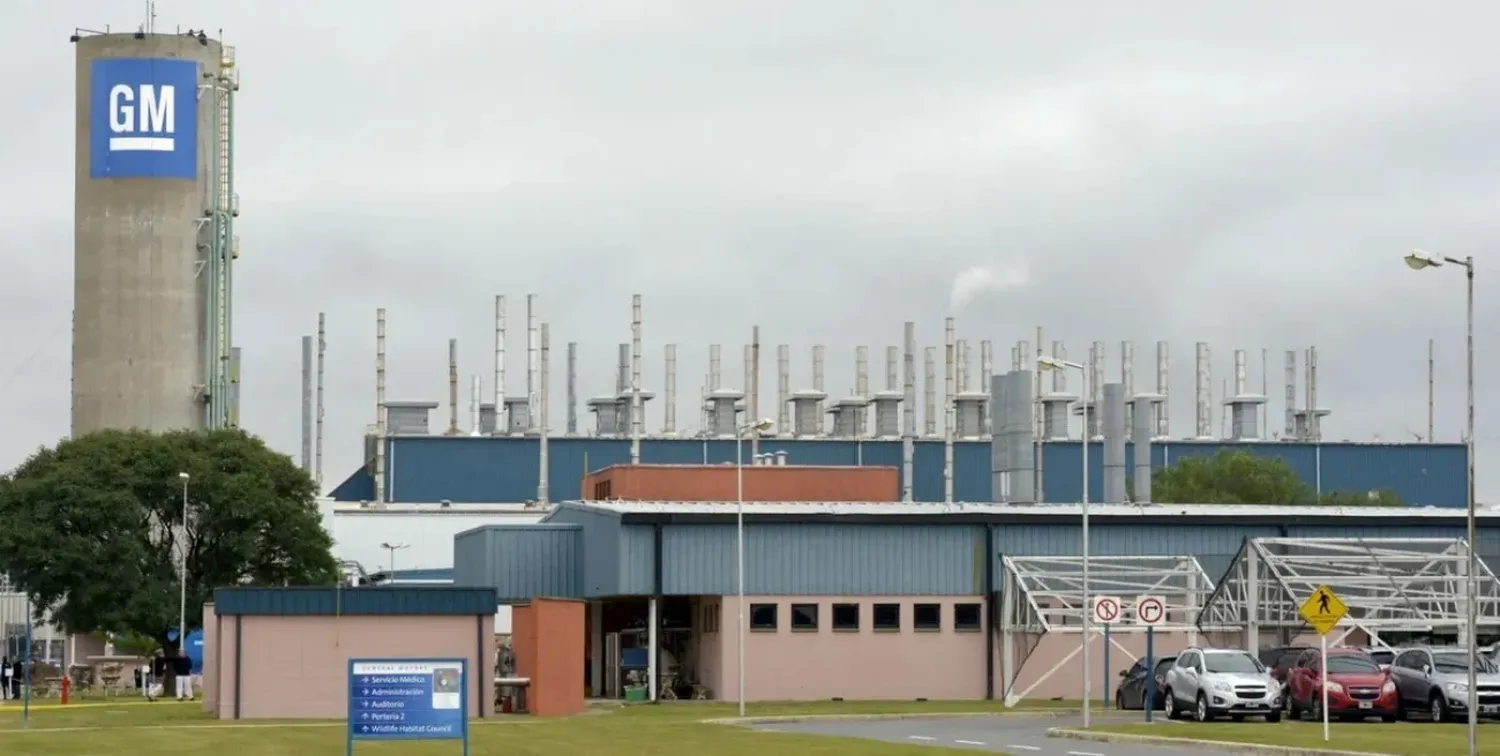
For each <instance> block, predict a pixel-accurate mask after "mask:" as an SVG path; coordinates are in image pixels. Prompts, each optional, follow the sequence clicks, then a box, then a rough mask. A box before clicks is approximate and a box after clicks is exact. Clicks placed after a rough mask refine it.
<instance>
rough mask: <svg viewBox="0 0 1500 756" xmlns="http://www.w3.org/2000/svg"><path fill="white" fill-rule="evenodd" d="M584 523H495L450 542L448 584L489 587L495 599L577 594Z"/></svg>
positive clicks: (461, 535)
mask: <svg viewBox="0 0 1500 756" xmlns="http://www.w3.org/2000/svg"><path fill="white" fill-rule="evenodd" d="M582 540H583V528H582V527H580V526H578V525H565V524H537V525H494V526H489V527H485V528H481V529H478V530H471V531H468V532H466V533H461V534H459V535H458V536H457V537H456V538H454V541H453V584H454V585H459V586H488V587H493V588H494V589H495V592H496V594H497V596H498V598H499V600H500V601H524V600H526V599H530V598H532V597H533V596H553V597H559V598H566V597H575V596H579V595H580V586H579V582H580V575H579V573H580V572H581V570H580V569H579V567H580V564H581V558H582V552H581V547H580V541H582Z"/></svg>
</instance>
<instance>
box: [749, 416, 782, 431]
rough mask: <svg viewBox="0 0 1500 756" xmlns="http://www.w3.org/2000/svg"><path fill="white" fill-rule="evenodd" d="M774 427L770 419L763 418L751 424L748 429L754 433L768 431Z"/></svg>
mask: <svg viewBox="0 0 1500 756" xmlns="http://www.w3.org/2000/svg"><path fill="white" fill-rule="evenodd" d="M775 425H776V423H774V422H772V421H771V418H769V417H763V418H761V419H759V420H756V421H755V422H754V423H751V424H750V428H751V429H752V430H756V431H768V430H770V429H771V428H772V427H774V426H775Z"/></svg>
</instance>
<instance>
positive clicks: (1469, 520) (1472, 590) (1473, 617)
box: [1406, 249, 1479, 756]
mask: <svg viewBox="0 0 1500 756" xmlns="http://www.w3.org/2000/svg"><path fill="white" fill-rule="evenodd" d="M1444 264H1451V265H1457V266H1459V267H1461V268H1463V269H1464V279H1465V303H1464V307H1465V325H1464V331H1465V334H1464V363H1465V365H1464V371H1465V377H1464V384H1465V385H1464V393H1465V395H1466V397H1465V403H1466V404H1467V406H1466V407H1465V410H1464V412H1465V417H1464V447H1465V450H1466V452H1467V454H1466V456H1467V457H1468V463H1467V468H1468V469H1467V473H1468V481H1467V483H1468V488H1469V502H1468V508H1467V515H1466V517H1465V520H1466V522H1465V529H1466V531H1467V534H1468V535H1467V537H1468V541H1469V544H1468V561H1467V564H1466V569H1465V573H1466V574H1465V580H1464V592H1465V593H1467V594H1468V596H1467V600H1466V601H1465V602H1464V603H1465V605H1466V606H1465V611H1464V629H1465V632H1466V634H1467V635H1468V636H1469V640H1468V643H1467V644H1466V645H1467V647H1468V655H1469V680H1468V683H1469V706H1468V709H1469V756H1479V706H1478V705H1477V704H1478V703H1479V685H1478V683H1479V679H1478V678H1479V670H1478V666H1479V659H1478V656H1479V578H1478V573H1479V555H1478V549H1479V540H1478V538H1477V537H1476V536H1477V529H1476V527H1475V522H1474V520H1475V518H1474V514H1475V509H1476V507H1477V504H1476V502H1477V501H1478V499H1477V497H1476V496H1475V493H1474V258H1473V256H1469V257H1465V258H1463V259H1462V260H1460V259H1458V258H1456V257H1444V256H1441V255H1433V254H1430V253H1427V252H1423V251H1422V250H1420V249H1414V250H1412V251H1411V252H1410V253H1408V254H1407V255H1406V265H1407V267H1409V268H1411V269H1412V270H1425V269H1427V268H1439V267H1442V266H1443V265H1444ZM1428 440H1429V441H1430V440H1431V439H1428Z"/></svg>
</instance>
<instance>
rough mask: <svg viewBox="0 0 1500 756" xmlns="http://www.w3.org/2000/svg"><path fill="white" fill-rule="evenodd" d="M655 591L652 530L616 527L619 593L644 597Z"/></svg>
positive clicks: (654, 555) (626, 526)
mask: <svg viewBox="0 0 1500 756" xmlns="http://www.w3.org/2000/svg"><path fill="white" fill-rule="evenodd" d="M655 591H656V528H655V527H654V526H651V525H622V526H621V527H620V593H621V595H626V596H645V595H650V594H651V593H654V592H655Z"/></svg>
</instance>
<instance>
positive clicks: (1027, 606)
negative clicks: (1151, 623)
mask: <svg viewBox="0 0 1500 756" xmlns="http://www.w3.org/2000/svg"><path fill="white" fill-rule="evenodd" d="M1001 562H1002V564H1003V567H1004V584H1003V587H1004V589H1003V590H1002V591H1001V595H1000V618H999V619H1000V675H1001V677H1000V679H1001V684H1002V686H1003V690H1004V694H1005V705H1006V706H1014V705H1016V704H1017V703H1018V702H1020V701H1022V700H1024V699H1025V698H1026V696H1027V695H1028V694H1029V693H1030V692H1031V691H1032V690H1034V689H1035V688H1036V687H1037V686H1038V685H1041V684H1042V683H1043V682H1045V681H1046V680H1047V679H1049V678H1051V677H1052V675H1053V674H1055V673H1056V672H1057V671H1058V670H1059V669H1061V668H1062V667H1063V666H1064V665H1066V664H1068V663H1069V662H1071V661H1072V660H1073V658H1074V657H1075V656H1078V655H1079V654H1080V653H1081V652H1082V650H1083V644H1082V643H1080V644H1079V645H1077V646H1075V647H1073V648H1072V650H1071V651H1069V652H1068V653H1067V654H1066V655H1065V656H1063V657H1061V658H1059V659H1057V660H1056V661H1055V662H1054V663H1053V664H1052V666H1051V668H1049V669H1048V670H1047V671H1046V672H1045V673H1043V674H1042V675H1041V676H1040V677H1038V678H1037V679H1036V680H1035V681H1033V682H1032V683H1031V685H1029V686H1027V687H1026V688H1025V689H1022V690H1017V689H1016V686H1015V681H1016V676H1017V673H1018V672H1019V671H1020V669H1021V668H1022V667H1024V666H1025V665H1026V662H1027V661H1028V660H1029V658H1030V657H1031V654H1032V652H1033V651H1035V650H1036V647H1037V645H1038V644H1039V643H1040V642H1041V638H1042V636H1044V635H1046V634H1048V633H1064V634H1075V635H1076V634H1081V633H1082V632H1083V618H1084V617H1085V616H1086V614H1085V613H1086V612H1088V611H1090V610H1091V607H1090V606H1088V604H1087V602H1086V601H1085V596H1084V591H1083V563H1084V559H1083V557H1077V556H1065V557H1002V558H1001ZM1088 566H1089V590H1088V596H1090V597H1099V596H1114V597H1118V598H1120V599H1121V600H1122V602H1123V603H1124V604H1125V606H1124V607H1123V608H1122V611H1121V617H1120V621H1119V622H1116V623H1114V624H1112V625H1111V626H1110V627H1109V632H1110V634H1111V635H1113V634H1116V633H1143V632H1145V630H1146V626H1145V625H1142V624H1139V623H1138V622H1136V620H1135V607H1134V602H1135V600H1136V598H1137V597H1139V596H1148V595H1149V596H1160V597H1161V598H1162V599H1163V600H1164V601H1165V602H1166V608H1167V612H1166V619H1165V620H1164V621H1163V622H1162V623H1160V624H1158V625H1156V632H1158V633H1187V634H1188V635H1189V636H1190V639H1191V640H1190V641H1189V642H1190V643H1192V642H1196V635H1197V633H1198V632H1200V631H1203V630H1205V628H1202V627H1200V626H1199V625H1198V624H1197V622H1196V621H1195V620H1196V618H1197V616H1198V613H1199V611H1200V609H1201V608H1202V607H1203V606H1204V605H1205V603H1206V602H1207V600H1208V598H1209V596H1211V595H1212V594H1213V592H1214V582H1213V580H1212V579H1211V578H1209V576H1208V573H1206V572H1204V571H1203V566H1202V565H1201V564H1199V563H1198V560H1197V559H1196V558H1195V557H1191V556H1130V557H1108V556H1091V557H1089V559H1088ZM1222 629H1227V628H1222ZM1234 629H1236V630H1237V629H1238V628H1237V627H1236V628H1234ZM1089 630H1090V633H1091V634H1092V635H1097V636H1103V635H1104V627H1102V626H1100V625H1098V624H1097V623H1092V626H1091V627H1090V628H1089ZM1018 642H1019V643H1020V645H1019V646H1018V645H1017V644H1018ZM1110 645H1111V646H1113V647H1114V648H1116V649H1118V650H1119V651H1120V652H1121V653H1122V654H1124V655H1125V658H1128V659H1129V660H1130V663H1132V664H1133V663H1135V661H1136V659H1137V656H1136V655H1135V654H1134V653H1133V652H1132V651H1131V650H1130V649H1128V648H1126V647H1125V646H1123V645H1121V644H1120V643H1119V642H1118V641H1116V640H1114V639H1113V638H1111V639H1110ZM1018 648H1019V650H1020V651H1021V656H1020V658H1019V659H1018V658H1017V653H1016V652H1017V650H1018Z"/></svg>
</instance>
